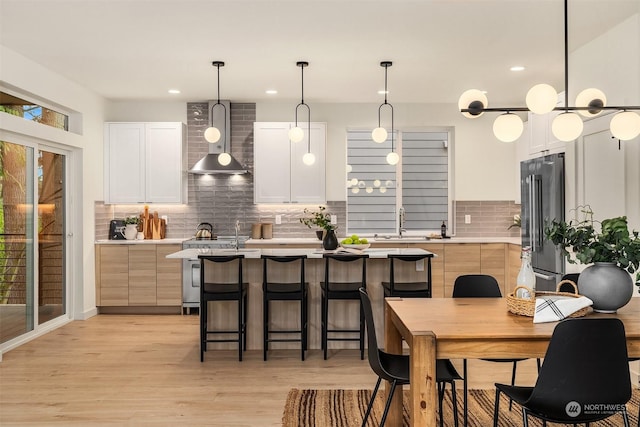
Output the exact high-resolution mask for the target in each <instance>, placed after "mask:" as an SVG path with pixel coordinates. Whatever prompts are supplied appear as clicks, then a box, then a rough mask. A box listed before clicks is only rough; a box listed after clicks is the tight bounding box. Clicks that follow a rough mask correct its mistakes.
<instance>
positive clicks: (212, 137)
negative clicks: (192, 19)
mask: <svg viewBox="0 0 640 427" xmlns="http://www.w3.org/2000/svg"><path fill="white" fill-rule="evenodd" d="M211 65H213V66H214V67H216V69H217V71H218V100H217V101H216V102H215V104H213V105H212V106H211V117H212V118H213V110H214V109H215V108H216V107H222V110H223V112H224V117H223V120H222V123H223V126H224V127H225V128H224V129H223V132H221V131H220V129H218V128H217V127H215V126H214V125H213V123H210V124H211V126H210V127H208V128H207V129H206V130H205V131H204V139H205V140H206V141H207V142H209V143H210V144H209V153H208V154H206V155H205V156H204V157H203V158H202V159H200V160H198V161H197V162H196V164H195V165H194V166H193V167H192V168H191V169H189V173H193V174H200V175H207V174H234V175H235V174H244V173H247V172H248V171H247V169H246V168H244V167H242V165H240V162H238V161H237V160H236V159H234V158H233V157H232V156H231V155H230V154H229V153H228V152H227V139H228V138H227V135H228V134H229V132H228V131H229V129H226V127H227V107H226V106H225V105H224V104H223V103H221V102H220V67H224V62H222V61H213V62H212V63H211ZM212 121H213V119H212ZM220 138H224V145H223V152H222V153H215V152H214V151H216V148H217V147H215V148H214V145H213V144H215V143H216V142H218V141H220Z"/></svg>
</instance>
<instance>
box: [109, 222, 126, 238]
mask: <svg viewBox="0 0 640 427" xmlns="http://www.w3.org/2000/svg"><path fill="white" fill-rule="evenodd" d="M124 228H125V224H124V219H112V220H111V222H110V223H109V240H125V237H124Z"/></svg>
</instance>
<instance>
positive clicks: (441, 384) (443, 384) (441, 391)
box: [438, 382, 445, 427]
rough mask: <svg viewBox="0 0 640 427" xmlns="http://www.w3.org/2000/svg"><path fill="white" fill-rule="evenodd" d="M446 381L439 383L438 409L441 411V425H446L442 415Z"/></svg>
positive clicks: (441, 426)
mask: <svg viewBox="0 0 640 427" xmlns="http://www.w3.org/2000/svg"><path fill="white" fill-rule="evenodd" d="M444 389H445V383H441V382H439V383H438V411H439V413H440V427H443V426H444V417H443V415H442V400H443V399H444Z"/></svg>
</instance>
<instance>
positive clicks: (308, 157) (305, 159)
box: [302, 153, 316, 166]
mask: <svg viewBox="0 0 640 427" xmlns="http://www.w3.org/2000/svg"><path fill="white" fill-rule="evenodd" d="M315 162H316V156H314V155H313V153H306V154H305V155H304V156H302V163H304V164H305V165H307V166H311V165H312V164H314V163H315Z"/></svg>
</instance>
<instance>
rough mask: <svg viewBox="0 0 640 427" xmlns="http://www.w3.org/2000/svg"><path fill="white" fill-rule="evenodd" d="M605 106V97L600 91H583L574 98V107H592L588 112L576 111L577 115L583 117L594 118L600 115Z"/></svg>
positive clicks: (590, 89)
mask: <svg viewBox="0 0 640 427" xmlns="http://www.w3.org/2000/svg"><path fill="white" fill-rule="evenodd" d="M606 105H607V97H606V96H605V94H604V92H602V91H601V90H600V89H595V88H589V89H585V90H583V91H582V92H580V93H579V94H578V96H577V97H576V107H592V108H590V109H589V110H578V114H580V115H581V116H584V117H595V116H597V115H598V114H600V113H602V111H603V110H602V109H600V108H598V107H604V106H606Z"/></svg>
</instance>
